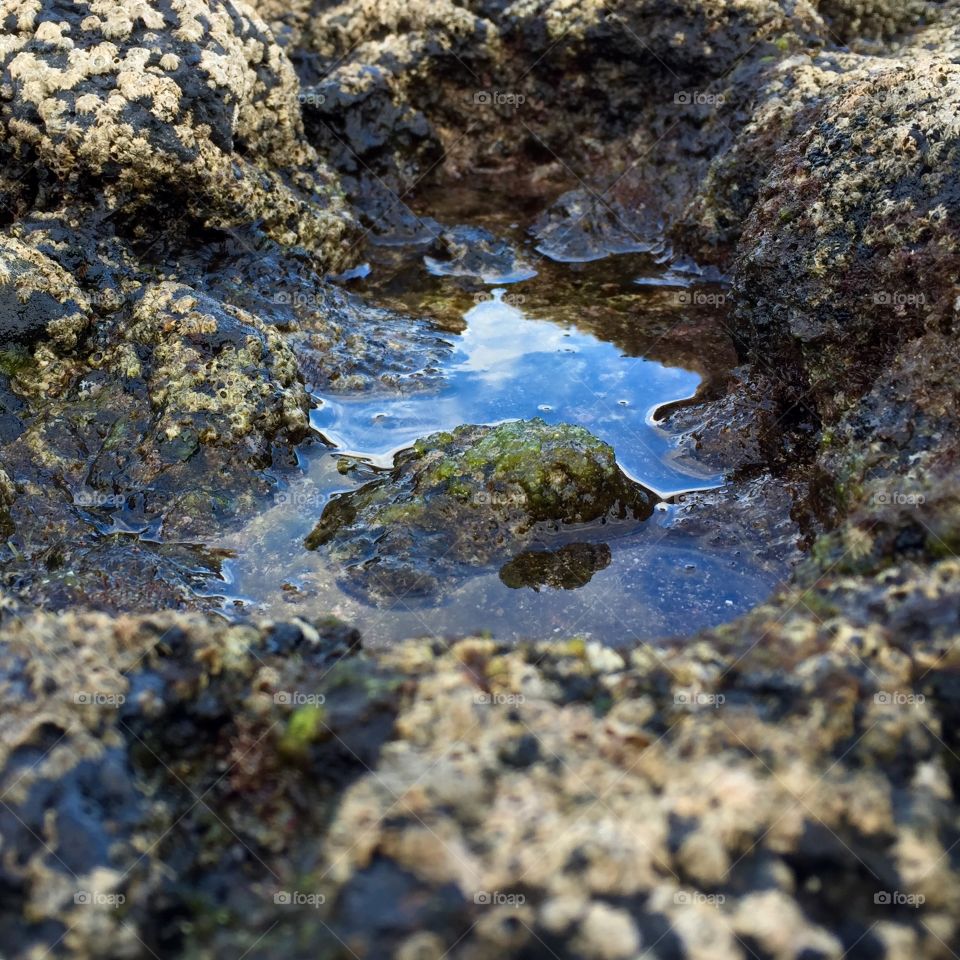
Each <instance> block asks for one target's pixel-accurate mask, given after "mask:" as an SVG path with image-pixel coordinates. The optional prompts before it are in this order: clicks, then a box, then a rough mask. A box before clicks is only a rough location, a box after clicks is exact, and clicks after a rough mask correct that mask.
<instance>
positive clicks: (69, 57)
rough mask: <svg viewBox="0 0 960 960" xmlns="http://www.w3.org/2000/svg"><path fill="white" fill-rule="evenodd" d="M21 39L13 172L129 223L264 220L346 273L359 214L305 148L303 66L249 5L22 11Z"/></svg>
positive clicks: (16, 29) (10, 42) (11, 75)
mask: <svg viewBox="0 0 960 960" xmlns="http://www.w3.org/2000/svg"><path fill="white" fill-rule="evenodd" d="M8 29H9V32H8V33H7V35H6V43H5V45H4V48H3V52H2V60H0V69H2V76H3V79H4V84H5V89H6V91H7V92H6V94H5V100H6V102H7V103H8V104H9V107H8V109H7V110H6V111H5V113H4V116H3V120H2V131H3V136H2V140H3V148H2V152H3V155H4V157H5V158H6V159H7V160H8V161H11V162H12V164H13V166H12V169H13V170H17V169H19V168H20V167H21V165H22V164H23V163H25V162H26V163H28V164H30V163H33V164H35V169H36V172H37V175H38V176H39V177H40V178H41V180H42V182H43V184H44V186H45V188H46V189H49V190H50V191H52V192H54V193H55V194H67V195H71V196H76V195H88V196H89V195H97V196H102V198H103V201H104V202H105V203H106V204H107V205H108V207H109V208H110V209H112V210H115V211H122V212H123V213H124V214H125V215H128V216H130V215H134V216H135V215H136V212H137V211H142V210H145V209H146V210H152V211H154V213H155V214H156V213H160V214H161V215H166V214H170V215H171V216H173V217H174V218H176V219H180V218H182V217H183V216H184V214H187V215H190V216H192V217H194V218H196V220H197V221H198V223H200V224H213V225H235V224H238V223H243V222H249V221H251V220H257V219H262V220H263V222H264V224H265V225H266V227H267V229H268V231H270V232H271V233H272V234H273V235H274V236H276V237H277V238H278V239H280V240H281V241H283V242H285V243H290V244H292V243H300V244H302V245H304V246H307V247H310V248H311V249H313V250H315V251H316V252H317V254H318V255H320V256H321V257H322V258H323V259H325V260H327V261H328V262H329V263H330V264H331V265H336V264H337V263H338V262H339V258H340V253H339V252H338V245H339V243H340V241H342V239H343V238H344V237H345V235H346V233H347V229H348V225H349V222H350V221H349V217H348V215H347V214H346V211H345V210H344V208H343V205H342V204H341V202H340V200H339V198H338V195H337V192H336V189H335V188H334V186H333V184H332V183H331V180H330V177H329V175H328V174H327V173H326V172H325V171H324V168H323V166H322V164H320V163H319V161H318V158H317V156H316V154H315V152H314V151H313V150H312V149H311V148H310V147H309V145H308V144H307V143H306V141H305V140H304V139H303V125H302V119H301V115H300V105H299V102H298V100H297V93H298V87H297V80H296V76H295V74H294V72H293V68H292V66H291V64H290V62H289V61H288V60H287V58H286V57H285V56H284V54H283V52H282V51H281V49H280V47H279V46H278V45H277V44H276V42H275V41H274V39H273V37H272V35H271V34H270V31H269V29H268V28H267V26H266V25H265V24H264V23H263V21H261V20H260V19H259V18H258V17H257V16H256V15H255V14H254V12H253V10H252V9H251V8H250V7H248V6H246V5H243V6H242V7H237V6H235V5H233V4H229V3H223V2H221V0H209V2H207V0H189V2H187V3H182V4H179V5H178V6H177V7H176V9H170V8H167V7H165V6H164V5H162V4H152V5H151V4H150V3H144V4H142V5H141V6H140V7H139V8H138V10H137V12H136V13H131V12H130V11H127V10H124V9H120V8H119V7H110V8H109V9H106V8H105V9H103V10H100V11H99V12H93V11H92V10H87V9H86V8H83V7H78V8H76V9H73V8H71V9H62V8H61V7H60V5H58V4H56V3H52V2H45V3H38V4H36V5H34V6H33V7H31V8H30V9H29V10H23V11H21V12H20V14H19V15H17V16H16V17H14V16H13V15H12V14H11V17H10V22H9V24H8ZM27 157H30V158H33V159H32V160H29V159H26V158H27Z"/></svg>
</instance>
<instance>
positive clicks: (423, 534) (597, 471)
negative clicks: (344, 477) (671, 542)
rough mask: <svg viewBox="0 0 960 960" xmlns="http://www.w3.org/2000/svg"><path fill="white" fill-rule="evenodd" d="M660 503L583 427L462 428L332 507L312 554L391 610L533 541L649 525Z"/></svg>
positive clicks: (419, 448)
mask: <svg viewBox="0 0 960 960" xmlns="http://www.w3.org/2000/svg"><path fill="white" fill-rule="evenodd" d="M654 502H655V497H654V496H653V494H651V493H650V492H649V491H647V490H645V489H644V488H642V487H640V486H639V485H638V484H636V483H634V482H633V481H631V480H629V479H628V478H627V477H626V476H625V475H624V474H623V472H622V471H621V470H620V468H619V467H618V466H617V462H616V459H615V457H614V453H613V450H612V449H611V448H610V447H609V446H608V445H607V444H605V443H602V442H601V441H599V440H597V439H596V438H595V437H593V436H591V435H590V434H589V433H588V432H587V431H586V430H584V429H583V428H581V427H574V426H570V425H567V424H561V425H559V426H551V425H548V424H547V423H545V422H544V421H543V420H539V419H536V420H527V421H523V420H521V421H515V422H512V423H505V424H502V425H501V426H498V427H484V426H463V427H458V428H457V429H456V430H455V431H454V432H453V433H440V434H434V435H433V436H430V437H427V438H426V439H424V440H420V441H418V442H417V444H416V445H415V446H414V447H413V448H412V449H410V450H408V451H404V452H403V453H401V454H399V455H398V456H397V458H396V461H395V465H394V468H393V470H392V471H391V473H390V475H389V476H387V477H383V478H381V479H378V480H374V481H372V482H371V483H368V484H366V485H364V486H363V487H361V488H360V489H359V490H356V491H354V492H351V493H347V494H341V495H339V496H336V497H334V499H333V500H332V501H331V502H330V503H329V504H328V506H327V508H326V509H325V510H324V513H323V516H322V517H321V519H320V522H319V523H318V524H317V527H316V528H315V529H314V531H313V533H311V534H310V536H309V537H308V538H307V547H308V548H310V549H323V550H324V551H326V552H327V553H329V555H330V556H331V558H332V559H334V560H335V561H336V562H337V563H339V564H341V565H343V566H344V567H346V568H347V571H348V574H349V577H350V579H351V580H352V581H353V582H354V583H355V584H357V585H359V586H362V587H364V588H365V589H372V590H373V591H374V592H376V593H379V594H380V596H381V598H382V599H385V600H389V599H390V597H391V596H393V597H394V598H399V597H401V596H403V595H406V594H408V593H413V594H417V593H423V592H432V591H434V590H435V589H436V588H437V586H438V580H443V579H447V578H449V577H451V576H454V575H455V574H456V571H457V569H458V568H462V567H463V566H464V565H467V566H487V565H490V564H492V563H500V562H503V560H505V559H508V558H509V557H510V556H511V554H514V553H516V552H519V551H520V550H522V548H523V547H524V546H525V545H527V544H529V543H531V542H532V541H535V540H541V541H542V540H545V541H547V542H550V541H556V540H557V539H562V538H570V537H576V538H577V539H583V540H603V539H604V536H605V534H607V535H609V531H608V530H607V529H606V528H605V526H604V524H606V523H607V522H608V521H609V522H615V521H630V522H633V521H641V520H644V519H646V518H647V517H648V516H649V515H650V513H651V512H652V509H653V505H654ZM591 524H592V526H588V525H591Z"/></svg>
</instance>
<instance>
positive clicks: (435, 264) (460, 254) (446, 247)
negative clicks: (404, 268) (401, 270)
mask: <svg viewBox="0 0 960 960" xmlns="http://www.w3.org/2000/svg"><path fill="white" fill-rule="evenodd" d="M423 259H424V263H426V265H427V269H428V270H429V271H430V273H432V274H433V275H434V276H438V277H470V278H473V279H476V280H481V281H483V282H484V283H489V284H495V283H517V282H519V281H521V280H529V279H530V278H531V277H535V276H536V275H537V271H536V270H534V269H533V267H531V266H530V265H529V264H527V263H524V261H523V260H522V259H521V258H520V257H519V256H518V255H517V252H516V251H515V250H514V249H513V247H512V246H511V244H510V243H508V242H507V241H506V240H502V239H500V238H498V237H495V236H494V235H493V234H492V233H490V231H489V230H485V229H484V228H482V227H467V226H460V227H451V228H450V229H448V230H444V231H443V233H442V234H441V235H440V237H439V239H438V240H436V241H435V242H434V244H433V246H432V247H431V251H430V255H427V256H424V258H423Z"/></svg>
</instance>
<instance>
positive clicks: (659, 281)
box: [211, 191, 782, 644]
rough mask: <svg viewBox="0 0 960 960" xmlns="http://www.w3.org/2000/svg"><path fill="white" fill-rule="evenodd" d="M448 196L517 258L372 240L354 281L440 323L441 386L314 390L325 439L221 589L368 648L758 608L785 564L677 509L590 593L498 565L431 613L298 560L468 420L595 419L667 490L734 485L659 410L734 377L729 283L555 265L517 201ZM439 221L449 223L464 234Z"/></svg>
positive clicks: (318, 426) (606, 635)
mask: <svg viewBox="0 0 960 960" xmlns="http://www.w3.org/2000/svg"><path fill="white" fill-rule="evenodd" d="M443 201H444V203H445V205H446V206H448V207H450V206H452V207H454V208H456V209H457V210H458V212H466V214H469V215H470V219H469V222H470V223H473V224H483V225H485V226H487V227H488V228H490V229H491V231H492V232H494V233H495V234H496V235H497V236H498V237H506V238H508V239H510V240H511V241H512V242H513V243H514V245H515V246H516V247H517V248H518V249H519V251H520V253H521V257H522V262H521V263H520V265H519V267H518V268H517V269H508V270H505V271H497V270H487V271H483V275H482V276H478V275H475V276H472V277H468V276H463V275H462V274H461V273H459V272H458V270H457V269H455V268H454V269H451V268H450V267H449V266H448V265H445V264H443V263H438V262H437V261H436V259H435V258H434V257H433V256H432V255H431V250H430V248H429V246H428V244H427V243H426V242H415V243H383V242H380V243H372V244H371V245H370V247H369V250H368V255H369V262H368V264H367V265H365V266H364V268H362V269H360V270H357V271H354V272H352V273H351V274H350V275H349V276H348V277H347V278H344V279H343V280H342V282H343V284H344V285H345V286H346V287H348V289H350V290H351V291H353V292H354V293H355V294H356V295H358V296H362V297H364V298H366V299H368V301H369V302H373V303H376V304H378V305H384V306H388V307H391V308H393V309H397V310H402V311H404V312H405V313H406V314H407V315H409V316H415V317H429V318H431V319H432V321H433V322H434V323H435V324H436V326H437V328H438V330H442V331H443V334H442V335H443V337H444V339H445V340H446V341H447V342H448V343H449V346H450V349H449V351H448V353H447V355H446V359H445V360H444V361H443V362H442V363H441V365H440V369H439V370H436V371H432V373H434V374H436V376H435V377H434V378H433V379H432V380H430V382H433V383H439V384H440V386H438V387H436V388H435V389H431V388H429V387H424V385H423V383H420V384H419V385H418V386H416V387H412V388H411V390H410V392H407V393H404V392H402V391H396V390H393V391H391V390H386V389H385V390H372V391H367V392H363V393H350V392H344V393H332V392H327V393H324V394H318V395H316V397H315V399H316V409H315V410H314V411H313V415H312V425H313V427H314V429H315V431H316V433H317V439H318V440H319V441H321V442H319V443H316V444H314V445H312V446H311V447H308V448H307V449H306V452H305V453H304V454H303V460H302V468H303V469H302V473H301V475H300V476H299V477H298V478H297V479H295V480H294V481H293V482H291V483H290V484H289V485H288V486H287V487H286V488H285V489H284V490H283V491H282V492H281V493H280V494H279V495H278V496H277V498H276V501H275V503H274V505H273V507H272V508H271V509H268V510H266V511H265V512H263V513H261V514H260V515H259V516H257V517H256V518H255V519H254V520H253V521H252V522H251V523H249V524H248V525H247V526H246V527H245V528H244V529H243V530H241V531H240V532H239V533H235V534H232V535H229V536H225V537H224V538H223V540H222V542H220V543H218V544H215V545H213V546H215V547H216V548H217V549H218V550H221V551H223V552H224V553H225V554H227V555H231V556H232V557H233V559H232V560H230V561H228V562H227V563H226V564H225V565H224V572H223V576H224V579H225V580H226V584H221V585H220V586H219V587H216V588H214V589H213V590H212V591H211V592H212V593H215V594H219V595H223V594H224V593H225V594H227V595H228V596H227V604H228V608H230V607H234V608H237V607H239V608H241V609H242V610H243V612H244V613H246V614H250V613H260V614H267V615H272V616H289V615H301V616H318V615H326V614H333V615H336V616H339V617H342V618H343V619H344V620H347V621H349V622H350V623H352V624H355V625H356V626H358V627H359V628H360V629H361V630H362V632H363V633H364V636H365V638H366V640H367V641H368V642H371V643H384V642H389V641H391V640H395V639H399V638H403V637H409V636H417V635H435V636H443V637H449V636H456V635H460V634H465V633H471V632H477V631H485V630H486V631H491V632H493V633H494V634H495V635H496V636H498V637H504V638H519V637H532V638H537V637H547V636H550V635H551V634H553V633H556V632H563V633H564V634H567V635H569V634H571V633H574V632H576V633H581V634H585V635H590V636H593V637H596V638H598V639H602V640H604V641H605V642H608V643H613V644H619V643H626V642H629V641H633V640H638V639H639V640H647V639H651V638H654V637H657V636H663V635H668V634H673V633H677V632H681V631H689V630H691V629H695V628H697V627H701V626H707V625H712V624H716V623H719V622H722V621H724V620H727V619H730V618H731V617H733V616H734V615H736V614H737V613H739V612H741V611H745V610H747V609H749V608H750V607H752V606H753V605H755V604H756V603H757V602H758V601H760V600H762V599H763V598H764V597H765V596H766V595H767V594H768V593H769V591H770V589H771V587H772V586H773V585H774V584H775V583H776V581H777V580H778V579H779V576H780V574H781V573H782V571H779V570H772V569H769V568H768V567H764V566H763V565H761V564H759V563H756V562H754V561H752V560H751V557H750V551H749V550H743V549H720V548H717V547H715V546H710V545H707V544H706V543H704V542H703V541H701V540H698V539H695V538H693V537H691V536H685V535H684V534H682V533H681V532H680V531H679V530H678V529H677V528H676V527H675V525H674V523H673V521H674V517H675V515H676V512H677V510H678V508H677V506H676V504H675V503H671V502H663V503H661V504H659V505H658V508H657V510H656V511H655V513H654V515H653V518H652V519H650V520H649V521H647V522H646V523H645V524H643V525H642V529H640V530H637V531H634V532H631V533H629V534H627V535H621V536H613V537H611V538H610V539H609V542H608V547H609V562H608V563H607V562H606V554H604V560H603V562H601V563H599V564H597V566H599V567H602V569H598V570H596V572H594V573H593V575H592V577H591V578H590V579H589V582H587V583H583V584H582V585H576V586H575V585H574V584H567V586H568V587H569V588H568V589H562V588H553V587H547V586H544V587H541V588H539V589H537V590H535V589H532V588H529V587H521V588H513V587H510V586H507V585H506V583H504V581H503V579H501V577H500V575H499V572H498V571H497V570H495V569H493V570H491V569H479V570H476V571H472V572H471V573H472V575H471V576H469V577H468V578H467V579H466V580H465V581H464V582H463V583H461V585H460V586H458V587H457V588H456V589H454V590H452V591H451V592H448V593H447V594H446V595H445V596H443V597H442V598H439V599H437V600H435V601H423V600H418V601H416V602H414V601H399V602H398V603H396V604H395V605H393V606H391V607H390V608H386V609H384V608H377V607H373V606H370V605H368V604H366V603H365V602H363V601H362V600H360V599H358V598H357V597H356V596H355V595H351V594H348V593H347V592H345V591H344V590H343V589H341V587H340V586H339V585H338V582H337V581H338V574H339V573H340V572H341V571H338V570H335V569H330V568H329V566H328V563H329V561H328V560H326V559H325V558H324V557H323V556H322V555H319V554H317V553H311V552H308V551H306V550H305V549H304V547H303V540H304V538H305V537H306V535H307V534H308V533H309V532H310V531H311V529H312V528H313V526H314V525H315V523H316V522H317V520H318V519H319V517H320V515H321V513H322V512H323V508H324V506H325V504H326V503H327V502H328V500H329V498H330V497H331V496H332V495H333V494H334V493H337V492H342V491H346V490H350V489H353V488H354V487H356V486H359V485H360V484H362V483H363V482H366V481H368V480H369V479H370V478H371V477H372V476H374V475H376V474H375V471H376V470H380V469H386V468H389V467H390V465H391V463H392V459H393V454H394V453H395V452H396V451H398V450H400V449H403V448H404V447H407V446H409V445H411V444H412V443H413V442H414V441H415V440H416V439H417V438H420V437H424V436H426V435H428V434H430V433H433V432H435V431H439V430H449V429H452V428H453V427H456V426H458V425H460V424H463V423H497V422H502V421H504V420H511V419H519V418H529V417H535V416H539V417H542V418H543V419H545V420H547V421H548V422H568V423H574V424H579V425H582V426H584V427H586V428H587V429H589V430H590V431H591V432H592V433H594V434H595V435H596V436H598V437H600V438H601V439H602V440H605V441H606V442H608V443H610V444H611V445H612V446H613V447H614V449H615V451H616V453H617V457H618V460H619V462H620V465H621V467H622V468H623V469H624V470H625V471H626V472H627V473H628V474H629V475H630V476H631V477H633V478H634V479H635V480H637V481H638V482H640V483H642V484H644V485H645V486H647V487H648V488H650V489H652V490H654V491H656V492H657V493H658V494H660V495H661V496H662V497H664V498H667V497H675V496H676V495H678V494H682V493H683V492H685V491H692V490H703V489H709V488H713V487H716V486H718V485H720V484H722V483H723V477H722V476H719V475H712V474H710V473H706V472H704V471H703V470H702V469H698V467H697V465H696V464H694V463H693V462H691V461H690V460H689V458H685V457H681V456H680V455H679V454H678V448H677V441H676V438H674V437H672V436H671V435H670V434H669V433H668V432H666V431H665V430H664V429H663V428H662V427H661V426H660V425H659V424H658V423H657V421H656V418H655V412H656V411H657V409H658V408H660V407H662V406H664V405H666V404H671V403H676V402H678V401H686V400H689V399H690V398H692V397H694V395H695V394H696V393H697V391H698V388H700V387H701V385H702V384H703V381H704V380H705V379H706V378H709V377H713V376H719V375H721V374H723V373H724V372H725V371H726V370H728V369H729V368H730V367H732V366H733V365H734V363H735V354H734V352H733V349H732V346H731V344H730V341H729V338H728V337H727V335H726V333H725V331H724V329H723V323H722V318H723V301H724V294H723V287H722V285H720V284H715V283H714V284H704V283H703V282H701V281H700V280H698V279H697V278H696V277H695V276H692V275H691V274H690V273H689V271H686V272H685V271H684V269H682V268H678V267H677V265H674V264H672V263H671V262H670V260H669V257H668V256H667V255H666V254H660V255H659V256H658V255H657V252H656V251H655V252H654V253H653V254H647V255H637V254H629V255H619V256H611V257H608V258H606V259H604V260H600V261H594V262H590V263H558V262H551V261H550V260H548V259H547V258H546V257H544V256H542V255H540V254H538V253H537V251H536V250H535V248H534V244H533V242H532V241H530V240H528V239H526V236H525V232H524V227H525V224H526V223H528V222H530V218H529V216H526V217H524V216H521V217H519V218H517V219H516V220H514V219H513V218H514V217H516V214H517V211H516V209H515V208H506V209H507V212H506V213H504V212H502V210H503V208H502V209H501V210H497V209H496V208H493V209H491V203H490V202H489V201H487V200H484V199H483V198H482V197H478V195H477V193H476V192H469V191H468V192H466V193H461V195H459V196H456V195H454V196H451V195H450V194H447V195H445V196H444V198H443ZM443 205H444V204H441V206H443ZM431 212H433V211H432V210H431ZM442 212H443V213H444V214H445V216H444V222H445V223H447V224H450V223H452V222H461V223H462V222H463V221H462V220H461V221H452V220H451V219H450V217H449V210H444V211H442ZM521 213H524V211H521ZM424 223H425V224H426V227H425V232H424V236H423V237H421V238H420V239H421V240H424V241H428V240H429V236H430V233H431V232H433V231H434V230H435V228H434V227H433V223H434V222H433V221H424ZM505 281H515V282H511V283H509V285H507V284H506V283H505ZM702 308H706V309H702ZM345 458H346V459H345ZM338 465H339V467H340V469H338ZM348 467H349V469H347V468H348ZM604 564H605V565H604ZM506 579H508V580H509V579H510V578H509V577H506ZM224 587H225V589H224Z"/></svg>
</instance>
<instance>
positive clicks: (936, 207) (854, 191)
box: [736, 55, 960, 420]
mask: <svg viewBox="0 0 960 960" xmlns="http://www.w3.org/2000/svg"><path fill="white" fill-rule="evenodd" d="M925 59H926V63H925V64H924V65H923V66H921V67H913V68H909V67H904V66H901V65H893V66H891V67H889V68H888V69H886V70H882V71H874V73H873V75H872V76H870V77H869V78H868V79H863V80H862V81H860V82H856V81H854V82H852V83H850V84H849V85H848V86H847V87H845V88H843V89H842V90H840V91H839V92H838V93H837V94H836V95H835V96H834V97H831V98H830V99H829V100H827V102H825V103H824V105H823V106H822V107H821V108H820V109H819V110H818V111H817V112H816V114H815V115H814V117H813V118H812V122H811V123H810V125H809V126H807V127H805V129H804V130H803V132H802V133H801V134H799V135H798V136H797V137H796V138H795V139H793V140H791V141H790V142H789V143H788V144H786V145H785V146H784V147H783V148H782V149H781V151H780V153H779V155H778V160H777V164H776V166H775V168H774V170H773V171H772V172H771V174H770V176H769V177H768V179H767V182H766V185H765V187H764V190H763V192H762V193H761V196H760V198H759V202H758V204H757V206H756V208H755V209H754V212H753V213H752V215H751V217H750V218H749V220H748V221H747V224H746V227H745V230H744V236H743V239H742V240H741V248H740V249H741V252H740V261H739V263H738V268H737V281H736V289H737V294H738V297H739V298H740V300H741V303H742V304H749V308H747V307H745V306H741V307H740V308H739V318H740V322H741V324H742V326H743V327H744V328H745V333H744V336H745V337H748V338H749V341H750V343H751V344H752V345H756V349H757V352H758V354H760V353H763V354H764V355H765V356H766V358H767V362H768V363H775V364H776V365H777V367H778V368H779V370H780V371H781V373H780V379H781V380H782V381H783V383H784V384H785V389H786V390H787V391H789V392H791V393H792V395H793V396H794V397H795V396H796V394H797V392H798V391H803V392H804V393H806V394H808V395H809V399H808V402H809V403H811V404H812V405H814V406H815V407H816V409H818V411H819V412H820V413H821V415H822V416H825V417H826V418H827V419H830V420H833V419H835V418H836V416H837V414H838V413H841V412H842V411H843V410H845V409H846V408H848V407H849V405H850V404H851V403H852V402H853V401H854V400H856V398H858V397H859V396H860V395H861V394H862V393H863V392H864V391H865V389H867V387H868V386H869V384H870V382H871V381H872V379H873V377H875V376H876V373H877V371H878V370H879V369H880V368H881V367H882V365H883V364H884V363H885V362H886V361H887V360H888V358H889V357H890V356H892V354H893V353H894V352H895V351H896V349H897V347H898V346H899V345H900V344H902V343H903V342H904V341H905V340H907V339H909V338H911V337H915V336H917V335H919V334H920V333H921V332H923V330H924V329H931V328H938V327H939V328H941V329H942V328H943V325H944V324H945V323H949V322H950V318H952V317H953V316H954V313H955V304H954V301H955V299H956V293H955V290H954V287H953V283H952V281H951V280H950V279H949V278H950V277H951V276H952V275H953V274H954V273H956V271H957V269H958V268H960V248H958V241H957V237H956V232H955V231H954V230H953V229H952V227H951V226H950V223H951V222H952V218H953V217H954V216H955V215H956V214H958V213H960V190H958V188H957V184H956V183H955V181H954V180H953V178H952V177H951V176H950V175H949V173H948V171H949V170H950V169H952V167H953V166H954V165H955V164H956V163H957V160H958V151H960V125H958V123H957V119H956V110H957V103H958V95H957V94H956V92H955V91H956V90H957V81H958V79H960V74H958V71H957V68H956V67H955V66H954V65H953V64H952V63H950V62H949V61H946V60H942V59H939V58H937V57H936V56H931V55H926V57H925ZM774 344H776V346H775V347H774ZM773 349H776V351H777V353H776V355H774V354H773V353H772V352H771V351H772V350H773ZM853 358H856V363H855V364H853V363H852V362H851V361H852V360H853ZM804 384H808V385H807V386H805V385H804Z"/></svg>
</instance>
